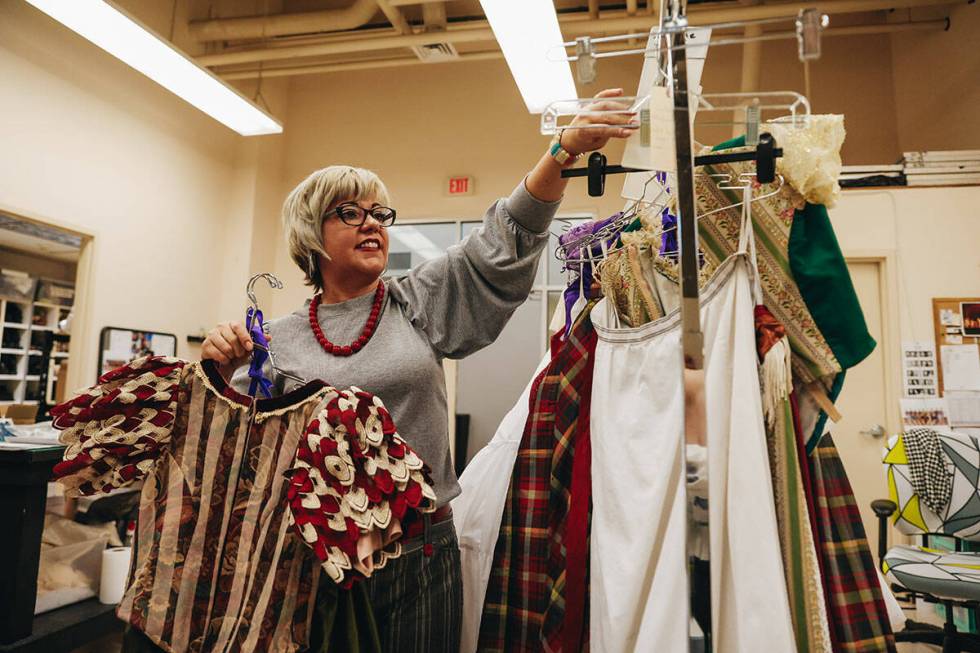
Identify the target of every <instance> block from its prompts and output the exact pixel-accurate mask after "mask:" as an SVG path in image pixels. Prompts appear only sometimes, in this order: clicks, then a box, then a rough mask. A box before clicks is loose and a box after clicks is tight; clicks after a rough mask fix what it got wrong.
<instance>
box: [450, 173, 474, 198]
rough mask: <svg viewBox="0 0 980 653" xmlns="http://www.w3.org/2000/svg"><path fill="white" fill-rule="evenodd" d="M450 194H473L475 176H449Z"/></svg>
mask: <svg viewBox="0 0 980 653" xmlns="http://www.w3.org/2000/svg"><path fill="white" fill-rule="evenodd" d="M449 194H450V195H472V194H473V177H470V176H461V177H450V178H449Z"/></svg>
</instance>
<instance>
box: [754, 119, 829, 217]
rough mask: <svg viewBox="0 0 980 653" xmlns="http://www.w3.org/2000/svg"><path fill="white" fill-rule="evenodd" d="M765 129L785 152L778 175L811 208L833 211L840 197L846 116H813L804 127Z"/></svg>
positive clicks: (776, 124)
mask: <svg viewBox="0 0 980 653" xmlns="http://www.w3.org/2000/svg"><path fill="white" fill-rule="evenodd" d="M765 129H766V130H767V131H769V132H770V133H771V134H772V135H773V136H774V137H775V138H776V143H777V144H778V145H779V147H782V148H783V156H782V157H781V158H779V159H776V169H777V170H778V171H779V174H781V175H782V176H783V177H784V178H785V179H786V181H787V182H788V183H789V184H790V185H791V186H792V187H793V188H795V189H796V191H797V192H799V194H800V195H802V196H803V197H804V198H805V199H806V201H807V202H809V203H810V204H823V205H824V206H827V207H832V206H833V205H834V204H835V203H836V202H837V198H838V197H839V196H840V184H839V183H838V179H839V177H840V173H841V168H842V166H843V162H842V161H841V157H840V148H841V146H843V145H844V136H845V131H844V116H841V115H835V114H825V115H811V116H810V118H809V120H808V121H807V122H806V124H805V125H804V126H802V127H793V126H792V125H790V124H789V123H786V122H770V123H766V125H765Z"/></svg>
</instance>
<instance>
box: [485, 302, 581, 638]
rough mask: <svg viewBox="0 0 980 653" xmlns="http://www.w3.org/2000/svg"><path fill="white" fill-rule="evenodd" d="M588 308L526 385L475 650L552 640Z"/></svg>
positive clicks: (559, 606)
mask: <svg viewBox="0 0 980 653" xmlns="http://www.w3.org/2000/svg"><path fill="white" fill-rule="evenodd" d="M591 308H592V304H590V305H589V306H588V307H586V309H585V310H584V311H583V313H582V315H581V316H580V317H579V319H578V320H577V321H576V323H575V325H574V326H573V327H572V330H571V332H570V334H569V337H568V339H567V341H565V342H564V343H561V344H560V345H559V346H557V347H553V350H552V351H553V354H552V359H551V362H550V363H549V364H548V366H547V367H545V369H544V370H543V371H542V372H541V374H539V375H538V377H537V378H536V379H535V380H534V383H533V384H532V387H531V393H530V399H529V412H528V420H527V423H526V424H525V426H524V435H523V438H522V440H521V446H520V449H519V450H518V454H517V460H516V462H515V464H514V472H513V475H512V477H511V483H510V487H509V488H508V491H507V499H506V504H505V506H504V514H503V518H502V519H501V525H500V534H499V535H498V537H497V544H496V547H495V549H494V557H493V565H492V568H491V573H490V579H489V583H488V585H487V593H486V598H485V600H484V604H483V617H482V620H481V622H480V636H479V645H478V649H479V650H480V651H529V652H531V651H533V652H538V651H541V650H542V649H543V647H544V643H543V642H542V636H543V635H544V634H545V633H547V636H548V637H549V639H550V640H551V641H552V642H554V643H555V645H556V646H559V644H558V642H559V641H560V637H561V636H562V633H561V625H562V624H563V623H564V621H565V619H564V611H565V587H566V577H565V568H564V565H563V561H564V559H565V557H566V556H567V555H568V551H567V548H566V546H565V541H564V528H565V519H566V517H567V515H568V509H569V503H570V500H571V494H570V488H571V483H572V471H573V467H574V456H573V454H574V437H575V435H576V434H577V429H576V426H575V425H576V421H577V419H578V413H579V407H580V406H581V405H582V397H581V390H582V383H583V382H584V380H585V379H589V380H591V370H592V367H591V364H592V363H591V360H592V354H593V353H594V351H595V343H596V336H595V331H594V330H593V327H592V321H591V319H590V318H589V313H590V311H591ZM556 339H557V338H556ZM554 344H557V342H555V343H554ZM546 612H547V613H548V616H549V620H548V626H547V629H546V630H543V626H544V624H545V613H546ZM580 625H581V624H580ZM558 650H560V646H559V648H558Z"/></svg>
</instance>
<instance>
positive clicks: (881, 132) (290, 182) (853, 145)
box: [264, 35, 899, 314]
mask: <svg viewBox="0 0 980 653" xmlns="http://www.w3.org/2000/svg"><path fill="white" fill-rule="evenodd" d="M888 39H889V37H888V36H887V35H884V36H882V35H878V36H871V37H864V38H859V37H840V38H832V39H829V40H828V41H827V42H826V43H825V51H824V57H823V59H821V60H820V61H818V62H816V63H814V64H811V96H810V99H811V101H812V104H813V110H814V111H815V112H834V113H844V114H845V115H846V116H847V128H848V139H847V141H846V143H845V146H844V157H845V160H846V162H848V163H866V162H883V161H887V162H891V161H894V160H895V159H896V158H897V157H898V156H899V149H898V145H897V142H898V138H897V134H896V123H895V117H894V113H893V112H892V111H890V109H888V110H883V109H882V107H886V108H888V107H891V106H892V105H893V104H894V99H893V89H892V82H891V79H892V75H891V65H892V62H891V57H890V50H889V47H888ZM795 47H796V46H795V44H793V43H769V44H765V45H764V46H763V61H764V62H765V63H764V66H763V68H762V75H761V78H760V84H761V88H762V89H763V90H799V91H802V90H803V86H804V75H803V68H802V65H801V64H800V63H799V61H798V60H797V59H796V54H795ZM740 55H741V50H740V49H739V48H737V47H736V48H718V49H717V50H716V51H714V52H712V53H711V54H710V55H709V57H708V63H707V66H706V67H705V72H704V77H703V85H704V87H705V88H707V89H711V90H712V91H716V92H727V91H735V90H738V87H739V83H740V75H741V59H740ZM855 60H860V61H861V62H862V65H861V66H859V67H858V66H854V65H853V62H854V61H855ZM641 65H642V62H641V60H640V59H639V58H636V57H633V58H617V59H606V60H603V61H601V62H600V68H599V79H598V82H597V83H596V84H593V85H591V86H590V87H581V88H580V89H579V94H580V95H582V96H585V95H589V94H592V93H594V92H596V91H597V90H598V89H600V88H604V87H623V88H624V89H625V90H626V92H627V93H629V94H633V93H635V91H636V83H637V80H638V79H639V71H640V66H641ZM436 80H437V81H436ZM288 97H289V107H288V110H287V111H286V113H285V116H284V118H285V123H286V126H287V127H286V132H285V144H284V156H283V158H284V162H285V165H284V168H283V184H284V185H283V187H282V191H281V193H280V195H281V196H282V197H284V196H285V194H286V193H287V192H288V190H289V189H290V188H292V186H294V185H295V184H296V183H298V182H299V181H300V180H302V179H303V177H305V176H306V175H307V174H309V173H310V172H312V171H313V170H315V169H317V168H320V167H323V166H326V165H330V164H336V163H347V164H350V165H357V166H364V167H369V168H372V169H374V170H375V171H377V172H378V173H379V174H380V175H381V176H382V178H383V179H385V181H386V183H387V184H388V186H389V188H390V190H391V192H392V197H393V200H394V203H395V205H396V207H397V209H398V211H399V216H400V219H402V220H407V219H432V218H448V219H456V218H469V219H472V218H478V217H480V216H481V215H482V214H483V212H484V211H485V210H486V208H487V206H489V205H490V203H491V202H493V200H494V199H496V198H497V197H500V196H502V195H505V194H507V193H508V192H509V191H510V189H511V188H513V187H514V185H515V184H516V183H517V182H518V181H519V180H520V179H521V178H522V176H523V175H524V174H525V173H526V171H527V170H528V169H529V168H530V167H531V166H532V165H533V164H534V162H535V161H536V160H537V158H538V156H540V154H541V152H542V151H543V149H544V147H545V146H546V145H547V140H548V139H547V138H546V137H543V136H541V135H540V133H539V131H538V117H537V116H531V115H529V114H528V113H527V110H526V109H525V107H524V104H523V102H522V100H521V98H520V95H519V93H518V91H517V88H516V86H515V85H514V83H513V80H512V78H511V75H510V73H509V71H508V69H507V66H506V64H505V63H504V62H503V61H502V60H496V61H483V62H475V63H466V64H443V65H429V66H422V65H420V66H414V67H407V68H395V69H378V70H370V71H356V72H353V71H352V72H342V73H334V74H330V75H316V76H303V77H294V78H290V82H289V91H288ZM717 115H718V114H716V116H717ZM713 119H718V118H717V117H714V118H713ZM731 131H732V128H731V127H716V128H711V127H708V128H699V129H698V130H697V132H696V136H697V137H698V138H699V139H700V140H702V141H704V142H717V141H720V140H723V139H725V138H728V137H729V136H730V135H731ZM621 152H622V149H621V146H617V145H613V146H610V147H609V148H607V151H606V153H607V155H608V156H609V158H610V160H611V161H617V160H618V159H619V157H620V156H621ZM455 174H468V175H472V176H474V177H475V179H476V192H475V193H474V194H473V195H471V196H468V197H458V198H451V197H448V196H446V195H445V194H444V191H443V186H444V184H445V180H446V178H447V177H448V176H450V175H455ZM608 184H609V192H607V194H606V195H605V196H604V197H602V198H591V197H589V196H588V194H587V193H586V189H585V182H584V180H576V181H573V182H572V183H571V185H570V186H569V190H568V192H567V194H566V197H565V201H564V203H563V204H562V210H563V211H567V212H575V213H579V212H585V213H592V214H595V215H609V214H611V213H613V212H615V211H617V210H619V209H620V208H622V204H623V202H622V200H621V199H620V198H619V197H618V189H619V188H620V187H621V184H622V177H611V178H609V180H608ZM264 219H265V220H266V221H268V223H269V225H271V226H269V227H268V232H269V233H271V232H273V231H276V230H278V215H277V214H276V213H269V214H265V216H264ZM275 270H276V273H277V274H280V275H281V276H282V277H283V279H284V281H286V282H287V290H286V291H285V292H283V293H278V294H277V295H276V297H275V298H274V299H273V304H272V306H273V309H274V310H273V312H274V313H275V314H281V313H283V312H286V311H288V310H291V308H292V307H295V306H297V305H299V303H300V302H301V301H302V299H303V298H304V297H305V296H307V295H308V294H309V291H308V289H307V288H304V287H303V286H302V277H301V274H300V272H299V270H298V269H296V268H295V266H294V265H293V264H292V262H291V261H290V260H289V258H288V256H287V255H286V251H285V248H284V246H283V244H282V242H281V239H280V241H279V243H278V245H277V251H276V258H275Z"/></svg>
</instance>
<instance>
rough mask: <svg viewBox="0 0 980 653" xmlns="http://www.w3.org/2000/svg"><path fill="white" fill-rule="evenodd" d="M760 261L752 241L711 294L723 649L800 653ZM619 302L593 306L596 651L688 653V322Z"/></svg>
mask: <svg viewBox="0 0 980 653" xmlns="http://www.w3.org/2000/svg"><path fill="white" fill-rule="evenodd" d="M743 231H745V228H744V227H743ZM745 235H746V234H743V236H745ZM752 268H753V265H752V260H751V256H750V255H749V253H748V252H747V251H744V248H743V250H742V251H741V252H740V253H738V254H735V255H733V256H732V257H730V258H729V259H728V260H726V261H725V262H724V263H722V265H721V266H719V269H718V271H717V273H716V274H715V276H714V278H713V279H712V280H711V281H709V283H708V284H707V286H706V287H705V289H704V290H703V291H702V296H701V320H702V325H703V330H704V336H705V371H706V378H705V392H706V405H707V431H708V435H707V437H708V485H709V507H708V509H709V514H710V558H711V598H712V618H713V627H712V630H713V641H714V649H715V650H716V651H723V652H724V653H756V652H758V651H779V653H793V652H794V651H796V643H795V639H794V636H793V627H792V621H791V617H790V611H789V602H788V598H787V593H786V581H785V577H784V575H783V565H782V557H781V554H780V549H779V539H778V534H777V530H776V512H775V509H774V506H773V495H772V486H771V482H770V474H769V461H768V456H767V452H766V439H765V438H766V436H765V428H764V424H763V415H762V402H761V398H760V392H759V376H758V369H757V365H758V363H757V357H756V346H755V327H754V318H753V307H754V304H755V301H754V299H753V293H752V284H751V280H750V275H751V274H752ZM612 310H613V309H612V308H611V307H608V306H607V302H606V300H603V301H602V302H600V304H599V305H597V306H596V307H595V308H594V309H593V311H592V320H593V324H594V325H595V328H596V331H597V332H598V336H599V342H598V345H597V347H596V354H595V356H596V359H595V371H594V379H593V390H592V417H591V430H592V438H591V440H592V501H593V510H592V531H591V544H590V573H591V580H590V601H591V607H590V623H589V631H590V637H591V642H590V645H591V650H594V651H603V652H604V653H625V652H628V651H629V652H631V651H644V652H645V651H657V652H658V653H682V652H683V653H686V652H687V651H688V640H687V631H688V617H687V603H688V588H687V574H686V572H685V568H686V547H685V538H684V524H685V520H686V514H687V510H686V506H685V503H684V500H685V495H684V492H683V488H682V485H681V479H682V478H683V476H682V474H681V451H682V449H681V436H680V434H681V432H682V431H683V415H684V390H683V384H682V380H681V344H680V332H681V325H680V316H679V315H678V314H677V313H673V314H671V315H668V316H666V317H664V318H662V319H660V320H657V321H655V322H651V323H649V324H646V325H643V326H641V327H637V328H617V327H616V326H615V325H614V320H615V318H614V316H611V315H610V313H611V311H612Z"/></svg>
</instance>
